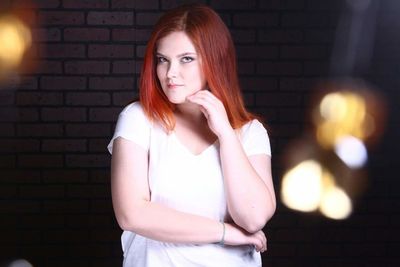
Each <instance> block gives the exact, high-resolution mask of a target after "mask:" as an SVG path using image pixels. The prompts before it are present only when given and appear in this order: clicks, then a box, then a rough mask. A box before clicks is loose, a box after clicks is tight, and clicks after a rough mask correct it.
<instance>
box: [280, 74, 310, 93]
mask: <svg viewBox="0 0 400 267" xmlns="http://www.w3.org/2000/svg"><path fill="white" fill-rule="evenodd" d="M317 83H318V80H317V79H316V78H305V77H301V78H289V77H285V78H282V79H280V81H279V89H280V90H284V91H310V90H312V89H314V88H315V86H316V84H317Z"/></svg>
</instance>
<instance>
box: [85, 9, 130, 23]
mask: <svg viewBox="0 0 400 267" xmlns="http://www.w3.org/2000/svg"><path fill="white" fill-rule="evenodd" d="M133 20H134V19H133V12H97V11H90V12H89V14H88V15H87V23H88V24H89V25H133Z"/></svg>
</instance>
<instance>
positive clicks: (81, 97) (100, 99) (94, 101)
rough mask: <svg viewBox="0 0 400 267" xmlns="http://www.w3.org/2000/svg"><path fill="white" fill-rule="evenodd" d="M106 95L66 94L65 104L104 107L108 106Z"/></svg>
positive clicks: (108, 96)
mask: <svg viewBox="0 0 400 267" xmlns="http://www.w3.org/2000/svg"><path fill="white" fill-rule="evenodd" d="M110 102H111V101H110V94H108V93H94V92H91V93H68V94H67V96H66V104H67V105H69V106H82V105H84V106H105V105H109V104H110Z"/></svg>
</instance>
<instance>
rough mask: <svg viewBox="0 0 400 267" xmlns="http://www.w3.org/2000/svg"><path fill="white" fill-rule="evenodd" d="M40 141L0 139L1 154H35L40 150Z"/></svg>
mask: <svg viewBox="0 0 400 267" xmlns="http://www.w3.org/2000/svg"><path fill="white" fill-rule="evenodd" d="M39 144H40V142H39V140H34V139H16V138H12V139H11V138H10V139H0V148H1V150H0V151H1V152H34V151H38V150H39Z"/></svg>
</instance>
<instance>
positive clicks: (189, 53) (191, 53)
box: [156, 52, 197, 57]
mask: <svg viewBox="0 0 400 267" xmlns="http://www.w3.org/2000/svg"><path fill="white" fill-rule="evenodd" d="M156 54H157V56H163V57H167V56H165V55H163V54H161V53H160V52H157V53H156ZM188 55H197V54H196V53H195V52H185V53H182V54H179V55H177V56H176V57H184V56H188Z"/></svg>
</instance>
